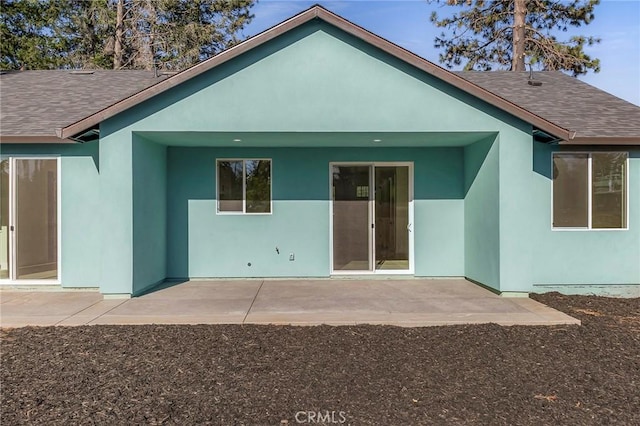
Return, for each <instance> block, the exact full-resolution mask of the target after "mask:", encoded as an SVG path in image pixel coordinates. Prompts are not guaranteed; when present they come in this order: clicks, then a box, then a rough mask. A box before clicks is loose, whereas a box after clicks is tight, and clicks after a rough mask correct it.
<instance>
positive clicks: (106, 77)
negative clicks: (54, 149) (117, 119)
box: [0, 70, 166, 139]
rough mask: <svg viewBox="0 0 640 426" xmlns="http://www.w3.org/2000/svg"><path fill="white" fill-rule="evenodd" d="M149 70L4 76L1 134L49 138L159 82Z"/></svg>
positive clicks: (0, 80)
mask: <svg viewBox="0 0 640 426" xmlns="http://www.w3.org/2000/svg"><path fill="white" fill-rule="evenodd" d="M165 78H166V76H159V77H155V76H154V73H153V72H151V71H140V70H118V71H114V70H95V71H93V73H92V74H84V73H73V72H71V71H69V70H39V71H19V72H7V73H3V74H2V75H0V135H2V136H41V137H48V136H51V137H52V138H54V139H57V137H56V132H55V129H56V128H58V127H64V126H67V125H69V124H72V123H75V122H76V121H79V120H81V119H83V118H85V117H87V116H89V115H91V114H93V113H95V112H98V111H100V110H102V109H104V108H106V107H108V106H110V105H113V104H114V103H116V102H118V101H120V100H122V99H124V98H127V97H129V96H131V95H133V94H135V93H138V92H140V91H142V90H144V89H146V88H147V87H150V86H152V85H154V84H156V83H158V82H160V81H162V80H164V79H165Z"/></svg>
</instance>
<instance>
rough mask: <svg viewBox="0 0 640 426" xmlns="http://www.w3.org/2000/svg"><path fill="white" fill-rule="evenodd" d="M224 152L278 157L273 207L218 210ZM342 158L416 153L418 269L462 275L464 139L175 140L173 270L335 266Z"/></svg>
mask: <svg viewBox="0 0 640 426" xmlns="http://www.w3.org/2000/svg"><path fill="white" fill-rule="evenodd" d="M216 158H271V159H272V188H273V189H272V190H273V211H272V214H270V215H218V214H216V171H215V162H216ZM342 161H370V162H374V161H387V162H388V161H397V162H400V161H402V162H413V164H414V178H415V184H414V199H415V201H414V212H415V218H414V233H415V241H416V247H415V257H416V271H415V273H416V275H421V276H462V275H464V237H463V205H464V202H463V181H462V178H463V173H462V168H463V156H462V149H461V148H416V149H411V148H398V149H389V148H381V149H362V148H340V149H322V148H276V149H261V148H244V149H243V148H183V147H169V149H168V157H167V165H168V183H167V193H168V198H167V202H168V204H167V211H168V217H167V223H168V238H167V241H168V244H167V247H168V248H167V253H168V257H167V259H168V260H167V266H168V268H167V274H168V276H169V277H171V278H184V277H192V278H193V277H279V276H294V277H300V276H312V277H313V276H328V275H329V273H330V261H329V256H330V238H329V234H330V232H329V219H330V218H329V216H330V204H329V199H330V192H329V183H330V177H329V176H330V175H329V163H330V162H342ZM276 247H277V248H278V250H279V252H280V253H278V252H277V251H276ZM289 253H295V261H289ZM249 264H251V266H249Z"/></svg>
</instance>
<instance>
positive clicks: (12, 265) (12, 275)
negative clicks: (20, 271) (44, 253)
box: [0, 154, 62, 286]
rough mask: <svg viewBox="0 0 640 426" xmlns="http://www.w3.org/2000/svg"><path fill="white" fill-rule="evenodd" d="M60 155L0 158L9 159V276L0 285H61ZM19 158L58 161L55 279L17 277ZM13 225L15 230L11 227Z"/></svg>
mask: <svg viewBox="0 0 640 426" xmlns="http://www.w3.org/2000/svg"><path fill="white" fill-rule="evenodd" d="M60 159H61V157H60V155H26V154H25V155H22V154H18V155H3V156H1V157H0V160H9V194H8V200H9V228H8V233H9V235H8V238H9V250H8V255H9V278H0V285H21V286H22V285H30V286H32V285H33V286H37V285H60V284H61V278H62V190H61V189H62V168H61V167H60V165H61V161H60ZM18 160H55V161H56V191H57V193H56V204H57V205H56V238H57V245H56V247H57V254H56V262H57V276H56V278H55V279H40V280H33V279H24V280H21V279H17V278H16V276H17V257H16V249H17V240H16V238H17V232H18V229H17V228H16V214H17V206H16V176H15V170H16V161H18ZM12 227H13V230H11V228H12Z"/></svg>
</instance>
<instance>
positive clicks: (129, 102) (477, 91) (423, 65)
mask: <svg viewBox="0 0 640 426" xmlns="http://www.w3.org/2000/svg"><path fill="white" fill-rule="evenodd" d="M314 18H320V19H322V20H323V21H325V22H327V23H329V24H331V25H334V26H336V27H337V28H339V29H341V30H343V31H345V32H347V33H348V34H351V35H353V36H355V37H357V38H359V39H361V40H363V41H365V42H367V43H369V44H371V45H373V46H375V47H377V48H379V49H381V50H383V51H384V52H386V53H388V54H390V55H392V56H394V57H396V58H398V59H401V60H403V61H405V62H407V63H408V64H411V65H413V66H415V67H416V68H418V69H421V70H423V71H425V72H427V73H428V74H431V75H433V76H435V77H437V78H440V79H441V80H443V81H445V82H446V83H449V84H451V85H452V86H454V87H456V88H458V89H460V90H463V91H465V92H467V93H469V94H471V95H473V96H475V97H478V98H480V99H482V100H484V101H485V102H487V103H489V104H491V105H493V106H495V107H497V108H500V109H502V110H504V111H506V112H508V113H510V114H512V115H514V116H515V117H518V118H520V119H522V120H524V121H526V122H528V123H530V124H532V125H534V126H535V127H538V128H539V129H541V130H543V131H545V132H547V133H549V134H551V135H553V136H556V137H558V138H561V139H565V140H570V139H572V138H573V137H574V136H575V132H572V131H570V130H568V129H564V128H562V127H560V126H558V125H556V124H554V123H552V122H550V121H548V120H545V119H544V118H542V117H540V116H538V115H535V114H533V113H531V112H530V111H527V110H525V109H524V108H522V107H520V106H518V105H516V104H514V103H512V102H509V101H507V100H506V99H504V98H501V97H500V96H497V95H495V94H493V93H491V92H489V91H488V90H486V89H483V88H482V87H480V86H478V85H476V84H473V83H471V82H470V81H468V80H465V79H464V78H462V77H459V76H457V75H456V74H454V73H452V72H450V71H448V70H446V69H444V68H441V67H439V66H437V65H435V64H434V63H432V62H429V61H427V60H426V59H424V58H421V57H420V56H418V55H416V54H414V53H412V52H410V51H408V50H406V49H404V48H402V47H400V46H398V45H396V44H394V43H392V42H390V41H388V40H385V39H384V38H382V37H380V36H377V35H375V34H373V33H371V32H369V31H367V30H365V29H364V28H362V27H359V26H358V25H356V24H354V23H352V22H350V21H348V20H346V19H344V18H342V17H340V16H338V15H336V14H334V13H332V12H329V11H328V10H326V9H324V8H323V7H321V6H318V5H316V6H313V7H311V8H310V9H307V10H305V11H304V12H301V13H299V14H298V15H296V16H294V17H292V18H289V19H288V20H286V21H284V22H282V23H280V24H278V25H276V26H274V27H272V28H270V29H268V30H266V31H264V32H262V33H260V34H258V35H255V36H253V37H251V38H250V39H248V40H246V41H244V42H242V43H240V44H238V45H236V46H234V47H232V48H230V49H228V50H225V51H224V52H221V53H220V54H218V55H216V56H214V57H212V58H210V59H207V60H206V61H203V62H201V63H199V64H197V65H194V66H193V67H191V68H188V69H186V70H184V71H182V72H180V73H178V74H176V75H174V76H172V77H169V78H167V79H166V80H163V81H161V82H159V83H157V84H155V85H153V86H151V87H149V88H147V89H145V90H143V91H141V92H139V93H137V94H135V95H132V96H130V97H128V98H125V99H123V100H121V101H119V102H117V103H115V104H113V105H111V106H109V107H107V108H105V109H103V110H101V111H98V112H97V113H95V114H92V115H90V116H88V117H85V118H83V119H82V120H80V121H77V122H76V123H73V124H71V125H69V126H66V127H63V128H61V129H56V134H57V135H58V137H60V138H68V137H72V136H74V135H76V134H78V133H80V132H82V131H84V130H86V129H89V128H91V127H93V126H95V125H97V124H99V123H100V122H102V121H104V120H106V119H108V118H110V117H113V116H114V115H116V114H118V113H120V112H122V111H125V110H126V109H128V108H131V107H133V106H135V105H137V104H139V103H141V102H143V101H145V100H147V99H149V98H151V97H153V96H155V95H158V94H160V93H162V92H164V91H166V90H169V89H171V88H172V87H175V86H177V85H179V84H180V83H182V82H184V81H186V80H188V79H190V78H193V77H195V76H197V75H199V74H202V73H204V72H205V71H208V70H210V69H212V68H214V67H216V66H218V65H220V64H222V63H224V62H226V61H229V60H231V59H233V58H235V57H237V56H239V55H241V54H242V53H244V52H246V51H248V50H250V49H253V48H254V47H257V46H259V45H261V44H263V43H265V42H267V41H269V40H271V39H273V38H275V37H278V36H279V35H281V34H283V33H285V32H287V31H290V30H292V29H293V28H296V27H298V26H300V25H302V24H304V23H306V22H308V21H310V20H312V19H314Z"/></svg>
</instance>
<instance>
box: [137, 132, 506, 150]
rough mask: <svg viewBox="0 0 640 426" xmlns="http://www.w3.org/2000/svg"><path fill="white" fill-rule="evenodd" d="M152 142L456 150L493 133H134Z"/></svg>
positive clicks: (163, 143) (231, 145)
mask: <svg viewBox="0 0 640 426" xmlns="http://www.w3.org/2000/svg"><path fill="white" fill-rule="evenodd" d="M135 133H136V134H137V135H139V136H142V137H144V138H146V139H148V140H151V141H153V142H156V143H159V144H162V145H168V146H190V147H238V148H239V147H259V148H267V147H269V148H275V147H292V148H293V147H295V148H322V147H331V148H336V147H362V148H379V147H405V148H412V147H460V146H467V145H470V144H472V143H475V142H477V141H479V140H482V139H485V138H487V137H489V136H492V135H496V133H495V132H156V131H154V132H135Z"/></svg>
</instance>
